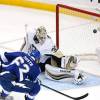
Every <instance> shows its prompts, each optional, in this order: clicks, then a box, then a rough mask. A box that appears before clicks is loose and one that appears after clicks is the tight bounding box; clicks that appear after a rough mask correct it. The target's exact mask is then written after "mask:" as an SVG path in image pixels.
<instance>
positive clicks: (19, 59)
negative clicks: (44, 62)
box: [13, 57, 29, 81]
mask: <svg viewBox="0 0 100 100" xmlns="http://www.w3.org/2000/svg"><path fill="white" fill-rule="evenodd" d="M13 63H15V64H16V65H17V66H18V67H19V76H20V79H19V80H20V81H22V80H23V79H24V74H25V73H28V72H29V66H28V65H27V64H25V63H24V60H23V58H22V57H17V58H16V60H14V61H13ZM21 65H22V66H21ZM20 66H21V67H20Z"/></svg>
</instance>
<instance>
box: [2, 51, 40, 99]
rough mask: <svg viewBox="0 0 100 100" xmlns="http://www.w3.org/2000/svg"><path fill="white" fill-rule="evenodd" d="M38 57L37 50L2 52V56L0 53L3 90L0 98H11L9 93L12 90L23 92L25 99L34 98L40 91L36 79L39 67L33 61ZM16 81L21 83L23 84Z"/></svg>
mask: <svg viewBox="0 0 100 100" xmlns="http://www.w3.org/2000/svg"><path fill="white" fill-rule="evenodd" d="M39 57H40V53H39V52H38V51H32V52H31V53H30V54H26V53H24V52H9V53H8V52H4V54H3V56H2V55H1V60H0V61H1V66H0V70H1V73H0V84H1V86H2V88H3V90H2V93H1V94H0V100H11V99H12V98H9V97H10V96H9V94H10V93H11V92H12V91H15V92H20V93H25V100H34V97H35V96H36V95H37V94H38V92H39V91H40V84H39V81H38V79H37V77H38V75H39V74H40V68H39V66H38V64H36V62H35V59H39ZM13 82H15V84H13ZM16 83H20V84H23V86H20V85H18V84H16ZM12 100H13V99H12Z"/></svg>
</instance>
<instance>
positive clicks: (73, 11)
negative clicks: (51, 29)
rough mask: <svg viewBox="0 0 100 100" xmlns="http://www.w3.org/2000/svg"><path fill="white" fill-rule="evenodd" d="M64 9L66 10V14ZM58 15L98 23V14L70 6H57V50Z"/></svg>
mask: <svg viewBox="0 0 100 100" xmlns="http://www.w3.org/2000/svg"><path fill="white" fill-rule="evenodd" d="M60 8H61V10H60ZM64 9H66V12H65V10H64ZM59 13H63V14H68V15H73V16H78V17H83V18H86V19H90V20H95V21H99V22H100V14H97V13H94V12H90V11H86V10H83V9H79V8H75V7H71V6H67V5H63V4H57V5H56V46H57V48H59Z"/></svg>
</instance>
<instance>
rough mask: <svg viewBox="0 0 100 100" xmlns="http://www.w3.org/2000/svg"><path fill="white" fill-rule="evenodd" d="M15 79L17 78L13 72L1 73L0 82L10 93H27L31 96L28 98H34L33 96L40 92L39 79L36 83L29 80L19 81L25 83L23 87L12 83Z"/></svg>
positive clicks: (31, 99)
mask: <svg viewBox="0 0 100 100" xmlns="http://www.w3.org/2000/svg"><path fill="white" fill-rule="evenodd" d="M15 80H16V77H15V75H13V74H11V73H4V74H0V84H1V86H2V88H3V90H4V91H6V93H10V92H12V91H14V92H20V93H26V94H28V96H29V97H28V96H27V97H26V100H33V98H32V97H34V96H35V95H37V94H38V92H39V91H40V84H39V82H38V81H37V82H35V83H34V82H32V81H29V80H24V81H22V82H19V83H20V84H24V87H21V86H19V85H14V84H13V83H12V82H13V81H15ZM16 83H17V82H16ZM8 95H9V94H8ZM30 97H31V98H30Z"/></svg>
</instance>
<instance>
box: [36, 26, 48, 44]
mask: <svg viewBox="0 0 100 100" xmlns="http://www.w3.org/2000/svg"><path fill="white" fill-rule="evenodd" d="M36 37H37V39H38V41H39V43H41V44H43V43H44V42H45V39H46V37H47V31H46V29H45V27H43V26H40V27H39V28H37V29H36Z"/></svg>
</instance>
